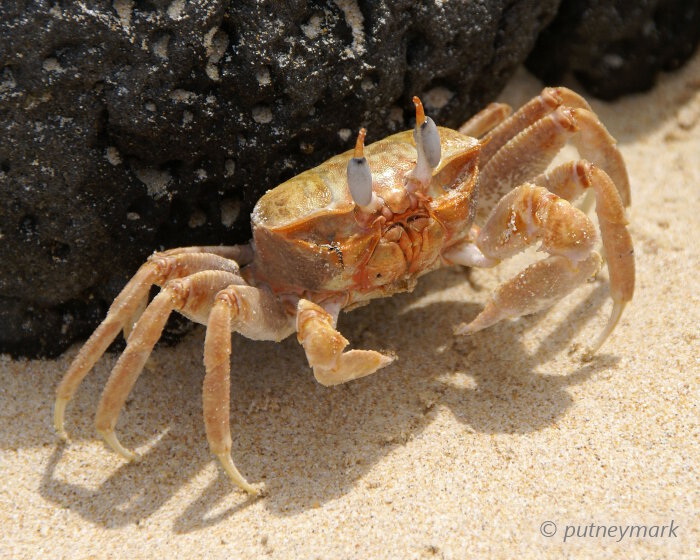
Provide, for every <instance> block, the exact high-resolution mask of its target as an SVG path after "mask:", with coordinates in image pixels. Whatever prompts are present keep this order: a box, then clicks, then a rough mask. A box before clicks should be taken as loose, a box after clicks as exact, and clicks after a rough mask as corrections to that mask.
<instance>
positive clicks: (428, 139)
mask: <svg viewBox="0 0 700 560" xmlns="http://www.w3.org/2000/svg"><path fill="white" fill-rule="evenodd" d="M418 130H419V134H420V143H421V144H422V145H423V152H424V153H425V159H426V160H427V162H428V165H429V166H430V167H431V168H432V169H435V168H436V167H437V166H438V163H440V154H441V151H440V133H439V132H438V129H437V126H435V122H434V121H433V119H431V118H430V117H425V121H424V122H423V124H421V125H420V128H419V129H418Z"/></svg>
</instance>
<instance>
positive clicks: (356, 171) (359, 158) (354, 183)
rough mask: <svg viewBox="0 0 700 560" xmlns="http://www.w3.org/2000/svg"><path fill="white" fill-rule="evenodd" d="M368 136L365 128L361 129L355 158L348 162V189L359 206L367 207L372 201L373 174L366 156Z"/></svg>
mask: <svg viewBox="0 0 700 560" xmlns="http://www.w3.org/2000/svg"><path fill="white" fill-rule="evenodd" d="M366 134H367V131H366V130H365V129H364V128H363V129H360V133H359V134H358V135H357V143H356V144H355V157H353V158H351V159H350V161H349V162H348V188H349V189H350V196H352V199H353V200H354V201H355V204H357V205H358V206H367V205H369V203H370V202H371V201H372V173H371V172H370V170H369V163H367V159H366V158H365V156H364V146H365V135H366Z"/></svg>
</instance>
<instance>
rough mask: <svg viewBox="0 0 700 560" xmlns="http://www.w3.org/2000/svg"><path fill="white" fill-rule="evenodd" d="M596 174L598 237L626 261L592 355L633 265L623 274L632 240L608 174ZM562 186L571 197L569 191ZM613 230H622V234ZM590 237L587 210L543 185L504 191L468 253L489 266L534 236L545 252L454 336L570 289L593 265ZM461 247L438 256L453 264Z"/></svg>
mask: <svg viewBox="0 0 700 560" xmlns="http://www.w3.org/2000/svg"><path fill="white" fill-rule="evenodd" d="M559 173H564V172H563V171H559ZM591 173H592V174H593V173H594V172H591ZM595 174H596V177H593V178H592V179H591V181H592V183H591V185H592V186H594V189H595V190H596V194H597V196H598V199H597V200H598V207H599V208H600V212H599V215H603V216H604V218H605V219H606V220H607V222H609V223H610V224H611V226H610V227H608V228H607V229H604V231H606V233H605V234H604V238H603V239H604V242H607V243H608V246H609V247H610V250H611V251H612V252H613V253H614V252H615V251H618V252H619V253H620V254H621V255H622V256H623V257H624V258H621V259H620V260H621V261H622V262H624V263H625V264H624V265H623V266H622V267H621V268H620V274H621V276H620V275H617V273H616V276H614V278H615V282H616V284H615V286H614V287H611V292H612V296H613V299H614V302H615V305H614V306H613V312H612V315H611V318H610V320H609V321H608V326H607V327H606V329H605V330H604V332H603V334H602V335H601V336H600V337H599V338H598V340H597V341H596V342H595V344H594V345H593V348H592V350H593V352H595V351H596V350H597V349H598V348H600V346H601V345H602V343H603V342H604V341H605V339H606V337H607V336H608V335H609V334H610V332H612V329H613V328H614V326H615V324H616V323H617V320H618V319H619V317H620V314H621V313H622V309H623V308H624V304H625V303H626V301H628V300H629V298H631V295H632V294H631V290H632V288H633V285H634V269H633V267H632V269H631V274H632V276H631V279H630V277H629V274H630V268H629V263H630V261H629V257H628V256H626V254H625V253H629V251H630V250H631V242H629V243H628V241H629V237H628V236H627V232H626V230H624V213H623V214H622V215H621V214H620V211H621V210H622V209H621V203H620V201H619V197H618V196H617V192H616V191H615V189H614V186H613V185H612V184H611V182H610V180H609V179H608V183H605V179H604V178H603V175H602V174H600V175H599V174H598V173H595ZM562 190H566V188H563V189H562ZM569 191H570V192H571V193H572V194H573V191H574V189H569ZM611 192H612V193H614V194H612V195H611V194H610V193H611ZM611 198H612V199H613V201H612V202H611V201H610V199H611ZM615 201H616V202H615ZM616 204H617V208H616ZM620 227H621V228H623V230H624V231H623V232H622V233H621V232H620ZM625 236H627V237H625ZM596 237H597V236H596V233H595V229H594V226H593V223H592V222H591V220H590V219H589V218H588V216H586V214H584V213H583V212H581V211H580V210H579V209H577V208H575V207H574V206H572V205H571V204H570V203H569V202H568V201H566V200H564V199H562V198H559V197H558V196H555V195H553V194H552V193H550V192H549V191H548V190H547V189H545V188H543V187H538V186H536V185H533V184H529V183H526V184H524V185H521V186H520V187H518V188H517V189H514V190H513V191H511V192H510V193H508V194H507V195H506V196H505V197H503V199H501V201H500V202H499V203H498V205H497V206H496V207H495V208H494V209H493V211H492V213H491V215H490V216H489V219H488V221H487V222H486V225H485V226H484V227H483V228H482V229H481V231H480V232H479V235H478V237H477V239H476V243H475V245H476V249H474V250H475V251H476V250H478V252H479V253H480V254H481V255H482V256H483V257H484V258H485V259H487V260H488V262H489V264H491V263H494V262H498V261H500V260H502V259H504V258H507V257H510V256H512V255H515V254H516V253H518V252H520V251H521V250H523V249H524V248H525V247H527V246H528V245H532V244H534V243H535V242H537V241H540V242H541V245H540V250H542V251H546V252H547V253H549V254H550V255H551V256H550V257H548V258H546V259H543V260H542V261H539V262H536V263H535V264H533V265H531V266H529V267H528V268H526V269H525V270H524V271H522V272H521V273H520V274H518V275H517V276H516V277H515V278H512V279H511V280H509V281H507V282H506V283H505V284H503V285H502V286H501V287H500V288H499V289H498V290H497V291H496V293H495V294H494V295H493V297H492V298H491V300H490V301H489V302H488V303H487V304H486V306H485V308H484V310H483V311H482V312H481V313H480V314H479V315H478V316H477V317H476V318H475V319H474V320H473V321H472V322H471V323H469V324H468V325H461V326H460V327H458V330H457V333H458V334H466V333H473V332H476V331H478V330H481V329H484V328H486V327H489V326H491V325H493V324H494V323H496V322H497V321H500V320H502V319H505V318H516V317H520V316H521V315H526V314H529V313H534V312H536V311H539V310H541V309H545V308H547V307H549V306H550V305H552V304H553V303H554V302H555V301H556V300H557V299H560V298H561V297H563V296H565V295H566V294H568V293H569V292H571V291H573V290H574V289H575V288H576V287H577V286H578V285H580V284H581V283H583V282H584V281H585V280H586V279H587V278H589V277H590V276H592V275H593V274H595V273H596V272H597V270H598V269H599V267H600V264H601V258H600V255H598V253H596V252H595V251H594V250H593V247H594V244H595V241H596ZM625 238H626V239H627V241H625ZM607 250H608V249H607V247H606V251H607ZM464 252H465V248H464V247H458V248H455V249H453V250H450V251H447V252H446V253H445V255H444V256H445V258H446V259H447V260H448V261H450V260H451V261H452V262H459V258H460V254H461V253H464ZM611 277H613V275H611ZM630 280H631V281H630Z"/></svg>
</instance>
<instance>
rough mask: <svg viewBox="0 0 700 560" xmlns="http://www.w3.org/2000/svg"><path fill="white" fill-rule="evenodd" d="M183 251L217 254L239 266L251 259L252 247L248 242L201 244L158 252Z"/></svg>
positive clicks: (174, 253)
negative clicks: (239, 243) (237, 243)
mask: <svg viewBox="0 0 700 560" xmlns="http://www.w3.org/2000/svg"><path fill="white" fill-rule="evenodd" d="M185 253H207V254H210V255H217V256H219V257H223V258H225V259H229V260H232V261H236V262H237V263H238V264H239V265H240V266H245V265H247V264H249V263H251V262H252V261H253V248H252V247H251V245H250V243H244V244H241V245H203V246H193V247H178V248H176V249H168V250H167V251H163V252H161V253H158V254H159V255H161V256H171V255H182V254H185Z"/></svg>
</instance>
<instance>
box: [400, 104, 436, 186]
mask: <svg viewBox="0 0 700 560" xmlns="http://www.w3.org/2000/svg"><path fill="white" fill-rule="evenodd" d="M413 104H414V105H415V106H416V128H415V129H414V130H413V139H414V140H415V141H416V151H417V152H418V158H417V160H416V166H415V167H414V168H413V171H411V174H410V175H409V181H408V185H407V187H408V189H409V191H411V192H415V191H417V190H424V189H425V187H426V186H427V184H428V183H429V182H430V179H431V177H432V176H433V169H435V168H436V167H437V166H438V164H439V163H440V157H441V147H440V133H439V132H438V128H437V126H435V122H433V119H431V118H430V117H426V116H425V111H424V109H423V103H421V100H420V99H419V98H418V96H415V97H414V98H413Z"/></svg>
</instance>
